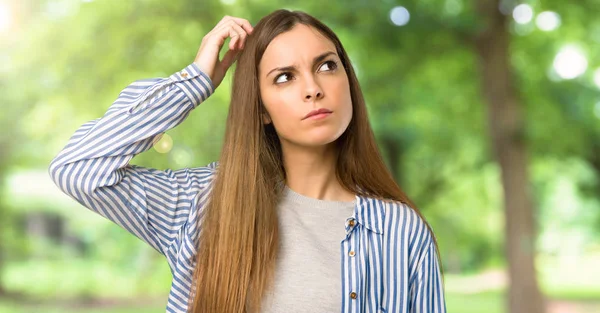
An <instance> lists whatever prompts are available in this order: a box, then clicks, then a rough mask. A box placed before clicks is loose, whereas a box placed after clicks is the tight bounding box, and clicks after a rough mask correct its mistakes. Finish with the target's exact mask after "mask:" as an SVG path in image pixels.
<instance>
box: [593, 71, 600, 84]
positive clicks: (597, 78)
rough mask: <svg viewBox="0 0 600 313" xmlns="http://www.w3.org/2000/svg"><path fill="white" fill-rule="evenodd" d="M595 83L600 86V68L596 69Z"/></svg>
mask: <svg viewBox="0 0 600 313" xmlns="http://www.w3.org/2000/svg"><path fill="white" fill-rule="evenodd" d="M594 84H596V86H597V87H598V88H600V68H598V69H596V70H595V71H594Z"/></svg>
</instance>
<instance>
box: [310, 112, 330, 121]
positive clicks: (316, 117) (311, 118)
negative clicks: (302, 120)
mask: <svg viewBox="0 0 600 313" xmlns="http://www.w3.org/2000/svg"><path fill="white" fill-rule="evenodd" d="M330 114H331V112H328V113H325V112H324V113H319V114H315V115H312V116H309V117H307V118H306V119H307V120H322V119H324V118H326V117H328V116H329V115H330Z"/></svg>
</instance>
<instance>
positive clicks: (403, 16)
mask: <svg viewBox="0 0 600 313" xmlns="http://www.w3.org/2000/svg"><path fill="white" fill-rule="evenodd" d="M390 19H391V20H392V23H394V25H396V26H404V25H406V24H408V21H409V20H410V13H409V12H408V10H407V9H406V8H405V7H395V8H393V9H392V11H390Z"/></svg>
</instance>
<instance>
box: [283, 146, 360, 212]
mask: <svg viewBox="0 0 600 313" xmlns="http://www.w3.org/2000/svg"><path fill="white" fill-rule="evenodd" d="M282 152H283V166H284V168H285V172H286V184H287V185H288V187H289V188H290V189H292V190H293V191H295V192H296V193H299V194H301V195H304V196H307V197H311V198H315V199H321V200H331V201H352V200H354V198H355V195H354V194H353V193H351V192H349V191H347V190H345V189H344V188H343V187H342V185H341V184H340V183H339V181H338V180H337V177H336V163H337V154H336V151H335V145H334V144H329V145H327V146H321V147H301V146H297V145H292V144H289V143H288V144H284V143H283V142H282Z"/></svg>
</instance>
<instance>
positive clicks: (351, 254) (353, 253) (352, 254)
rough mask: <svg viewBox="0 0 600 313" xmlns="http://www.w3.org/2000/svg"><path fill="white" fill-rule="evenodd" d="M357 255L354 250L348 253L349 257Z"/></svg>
mask: <svg viewBox="0 0 600 313" xmlns="http://www.w3.org/2000/svg"><path fill="white" fill-rule="evenodd" d="M355 254H356V252H354V250H352V251H350V252H348V255H349V256H354V255H355Z"/></svg>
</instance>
